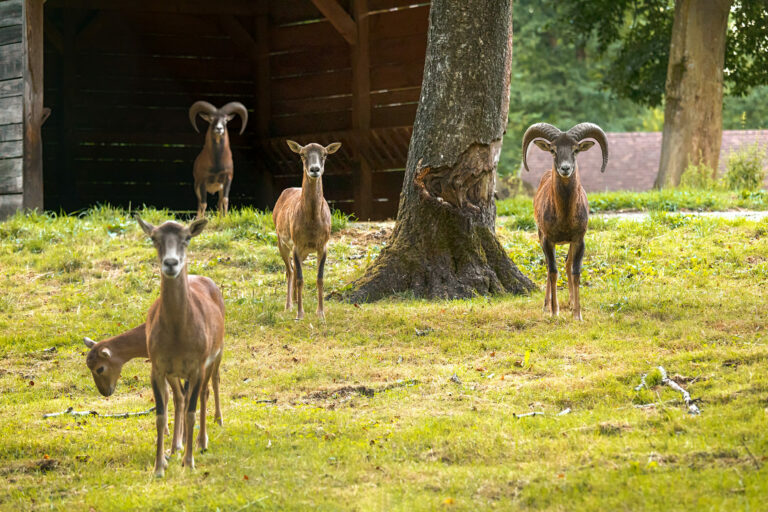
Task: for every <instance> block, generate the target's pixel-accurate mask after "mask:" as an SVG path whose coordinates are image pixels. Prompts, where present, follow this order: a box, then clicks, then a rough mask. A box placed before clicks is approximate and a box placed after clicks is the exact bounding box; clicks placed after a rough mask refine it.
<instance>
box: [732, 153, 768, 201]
mask: <svg viewBox="0 0 768 512" xmlns="http://www.w3.org/2000/svg"><path fill="white" fill-rule="evenodd" d="M766 163H768V158H766V150H765V148H764V147H762V146H761V145H760V144H759V143H757V142H755V143H754V144H750V145H749V146H746V147H744V148H742V149H741V150H739V151H734V152H732V153H731V154H730V155H728V161H727V162H726V164H725V175H723V185H724V186H725V188H727V189H729V190H758V189H760V188H762V186H763V181H764V180H765V165H766Z"/></svg>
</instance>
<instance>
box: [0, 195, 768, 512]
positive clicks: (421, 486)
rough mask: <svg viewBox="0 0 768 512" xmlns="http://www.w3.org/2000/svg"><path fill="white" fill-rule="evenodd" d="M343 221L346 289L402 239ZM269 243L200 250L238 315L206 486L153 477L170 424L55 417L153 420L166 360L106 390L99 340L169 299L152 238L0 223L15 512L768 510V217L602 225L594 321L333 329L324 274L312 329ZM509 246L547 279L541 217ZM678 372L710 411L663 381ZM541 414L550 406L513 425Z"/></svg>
mask: <svg viewBox="0 0 768 512" xmlns="http://www.w3.org/2000/svg"><path fill="white" fill-rule="evenodd" d="M593 204H595V202H593ZM520 208H522V202H520ZM501 209H503V208H500V210H501ZM518 213H520V212H518ZM522 213H524V212H522ZM143 215H144V216H145V218H146V219H147V220H149V221H151V222H155V223H159V222H161V221H162V220H164V219H167V218H170V217H171V215H170V214H168V213H167V212H158V211H151V210H150V211H144V212H143ZM344 224H345V223H344V220H343V219H342V218H339V219H338V222H337V230H336V232H335V234H334V236H333V240H332V244H331V249H330V254H329V260H328V261H329V264H328V266H327V267H326V289H327V290H330V291H332V290H338V289H341V288H342V287H343V286H344V285H345V284H346V283H348V282H349V281H350V280H351V279H353V278H354V277H356V276H358V275H359V274H360V273H361V272H362V270H363V269H364V268H365V266H366V264H367V263H368V262H369V261H370V260H371V259H372V258H374V257H375V256H376V254H377V253H378V252H379V251H380V249H381V247H382V244H383V243H385V240H386V236H387V234H388V230H389V229H390V226H391V225H387V224H354V223H350V224H349V225H346V226H345V225H344ZM272 229H273V228H272V222H271V219H270V217H269V216H267V215H264V214H261V213H259V212H256V211H253V210H239V211H234V212H232V214H231V215H230V216H229V217H227V218H226V219H220V218H216V217H214V218H212V222H211V223H210V224H209V228H207V229H206V231H205V232H204V233H203V234H202V235H201V236H200V237H198V238H196V239H194V240H193V242H192V244H191V246H190V259H191V268H190V271H191V272H192V273H196V274H204V275H207V276H209V277H211V278H213V279H214V280H215V281H216V282H217V283H218V284H219V285H220V287H221V288H222V290H223V293H224V297H225V299H226V304H227V315H228V316H227V336H226V339H225V355H224V360H223V364H222V397H223V412H224V421H225V423H224V427H219V426H217V425H215V424H212V425H211V426H210V427H209V436H210V450H209V451H208V452H207V453H204V454H197V455H196V464H197V469H196V470H195V471H192V472H190V471H185V470H184V469H183V468H182V467H181V463H180V460H179V459H178V458H174V459H172V460H171V462H170V465H169V468H168V470H167V472H166V477H165V479H163V480H155V479H154V478H153V477H152V463H153V447H154V439H155V434H154V418H153V417H152V416H140V417H132V418H125V419H116V418H101V417H85V418H82V417H81V418H76V417H72V416H59V417H55V418H49V419H43V417H42V415H43V414H44V413H50V412H57V411H63V410H65V409H67V408H68V407H73V408H74V409H75V410H96V411H98V412H99V413H101V414H106V413H118V412H127V411H143V410H146V409H148V408H149V407H151V406H152V394H151V392H150V391H149V388H148V375H149V364H148V363H146V362H145V361H143V360H136V361H133V362H130V363H128V364H127V365H126V366H125V367H124V369H123V377H122V380H121V381H120V383H119V385H118V389H117V391H116V392H115V394H114V395H113V396H112V397H110V398H103V397H101V396H100V395H99V394H98V392H97V391H96V388H95V386H94V384H93V381H92V378H91V375H90V372H89V371H88V370H87V368H86V366H85V352H86V349H85V347H84V346H83V344H82V342H81V338H82V336H84V335H87V336H90V337H92V338H94V339H101V338H104V337H107V336H111V335H114V334H117V333H119V332H121V331H122V330H125V329H127V328H129V327H133V326H135V325H138V324H139V323H141V322H143V320H144V316H145V313H146V311H147V308H148V307H149V305H150V304H151V302H152V301H153V300H154V299H155V298H156V297H157V295H158V291H159V276H158V268H157V263H156V261H155V251H154V249H153V248H152V245H151V243H150V242H149V241H148V240H147V239H146V237H144V235H143V234H142V233H141V232H140V230H139V228H138V226H137V225H136V223H135V221H133V220H132V219H131V218H129V217H128V216H127V214H126V212H123V211H119V210H118V211H115V210H112V209H109V208H101V209H96V210H92V211H90V212H87V213H86V214H84V215H82V216H80V217H67V216H58V217H57V216H53V215H29V216H16V217H13V218H11V219H10V220H8V221H6V222H4V223H1V224H0V279H2V290H3V293H2V295H0V354H1V355H2V358H1V359H0V417H2V418H3V422H2V423H0V482H1V483H2V485H0V509H2V510H33V509H56V510H68V511H69V510H99V511H104V510H122V509H136V510H217V509H219V510H261V509H281V510H308V509H316V510H382V511H390V510H402V511H411V510H478V509H491V508H496V509H499V510H509V509H511V508H516V509H537V510H538V509H540V510H563V511H565V510H616V509H620V510H692V509H700V510H765V507H766V501H765V500H766V496H768V469H766V466H767V465H768V457H766V454H768V429H766V422H767V421H768V346H767V345H766V333H765V330H766V317H767V316H768V315H766V302H765V289H766V284H768V222H751V221H744V220H730V221H726V220H721V219H697V218H692V217H690V216H678V215H669V214H666V213H663V212H655V213H653V214H651V216H650V217H649V219H648V220H646V221H644V222H630V221H620V220H617V219H600V218H595V219H593V221H592V225H591V229H590V231H589V232H588V234H587V251H586V257H585V269H584V274H583V277H582V283H583V288H582V307H583V314H584V318H585V322H583V323H575V322H573V321H572V320H571V319H570V311H568V310H564V311H562V314H561V317H560V318H556V319H552V318H550V317H548V316H546V315H545V314H543V313H542V311H541V307H542V303H543V293H541V292H536V293H534V294H532V295H531V296H527V297H512V296H507V297H492V298H488V297H476V298H474V299H472V300H461V301H440V302H427V301H421V300H414V299H413V298H409V297H399V298H397V299H393V300H389V301H385V302H381V303H377V304H370V305H369V304H362V305H356V304H344V303H339V302H336V301H328V302H326V315H327V322H325V323H321V322H319V321H318V320H317V318H316V317H315V315H314V313H313V312H314V307H315V304H316V302H315V298H314V291H315V288H314V272H315V262H314V260H312V261H310V262H309V263H308V265H307V266H306V267H305V268H306V269H307V270H305V272H306V275H307V276H308V277H307V282H308V291H307V292H306V296H307V297H308V299H307V310H308V315H307V318H305V320H304V321H302V322H295V321H294V320H293V315H292V314H290V313H287V312H283V311H282V304H283V302H284V293H285V284H284V275H283V268H282V261H281V260H280V257H279V255H278V252H277V249H276V247H275V236H274V234H273V231H272ZM498 235H499V237H500V238H501V240H502V242H503V243H504V246H505V247H506V248H507V249H508V251H509V254H510V256H511V257H512V258H513V260H514V261H515V262H516V263H517V264H518V265H519V266H520V267H521V268H522V269H523V271H524V272H525V273H526V274H527V275H529V276H530V277H531V278H532V279H533V280H534V281H536V283H537V284H539V285H540V286H541V285H543V283H544V267H543V263H542V256H541V252H540V249H539V248H538V244H537V240H536V239H535V232H534V231H532V228H531V227H530V226H527V225H525V223H522V222H521V215H516V216H513V217H503V218H500V219H499V221H498ZM564 254H565V251H564V248H560V249H559V250H558V256H559V258H560V259H561V265H562V258H563V257H564ZM559 295H560V297H561V298H562V297H565V296H566V295H567V293H566V289H565V288H564V287H563V288H561V290H560V294H559ZM659 365H663V366H664V368H666V370H667V371H668V372H669V374H670V375H672V376H673V378H674V379H675V380H676V381H677V382H679V383H681V384H682V385H683V386H684V387H685V388H686V389H688V390H689V391H690V392H691V394H692V395H693V396H694V397H695V398H700V399H701V402H700V404H699V405H700V407H701V410H702V413H701V415H699V416H692V415H689V414H687V413H686V410H685V407H684V406H683V405H682V401H681V399H680V395H679V394H677V393H675V392H674V391H672V390H670V388H669V387H666V386H660V385H658V377H657V376H656V375H654V373H653V370H654V368H655V367H657V366H659ZM646 373H651V375H649V377H648V379H647V383H648V387H647V388H643V389H641V390H640V391H635V387H636V386H637V385H638V384H639V383H640V381H641V377H642V375H644V374H646ZM272 400H275V402H274V403H272V402H270V401H272ZM643 404H651V405H648V406H646V407H638V406H641V405H643ZM653 404H655V405H653ZM211 410H212V406H211ZM562 411H570V412H568V413H567V414H562V415H561V414H560V413H561V412H562ZM530 412H541V413H543V414H542V415H534V416H521V417H517V416H516V415H518V416H519V415H523V414H526V413H530Z"/></svg>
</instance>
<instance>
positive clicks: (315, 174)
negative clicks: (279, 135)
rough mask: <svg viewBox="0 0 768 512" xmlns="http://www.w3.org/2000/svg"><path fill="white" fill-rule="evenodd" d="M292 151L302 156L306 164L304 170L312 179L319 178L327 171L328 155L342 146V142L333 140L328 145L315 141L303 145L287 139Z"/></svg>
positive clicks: (302, 160)
mask: <svg viewBox="0 0 768 512" xmlns="http://www.w3.org/2000/svg"><path fill="white" fill-rule="evenodd" d="M286 143H287V144H288V147H289V148H291V151H293V152H294V153H296V154H298V155H300V156H301V162H302V165H303V166H304V172H305V173H306V175H307V176H309V178H310V179H317V178H319V177H320V176H322V175H323V172H324V171H325V159H326V157H327V156H328V155H330V154H333V153H335V152H336V151H338V150H339V148H340V147H341V142H332V143H331V144H328V145H327V146H323V145H321V144H316V143H314V142H312V143H310V144H307V145H306V146H302V145H301V144H299V143H298V142H294V141H292V140H288V141H286Z"/></svg>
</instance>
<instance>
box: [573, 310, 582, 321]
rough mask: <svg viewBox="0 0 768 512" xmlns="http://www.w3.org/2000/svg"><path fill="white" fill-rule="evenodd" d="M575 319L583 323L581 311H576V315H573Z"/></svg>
mask: <svg viewBox="0 0 768 512" xmlns="http://www.w3.org/2000/svg"><path fill="white" fill-rule="evenodd" d="M573 319H574V320H577V321H579V322H581V321H583V320H584V319H583V318H581V311H579V312H576V311H574V313H573Z"/></svg>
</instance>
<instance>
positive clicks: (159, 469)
mask: <svg viewBox="0 0 768 512" xmlns="http://www.w3.org/2000/svg"><path fill="white" fill-rule="evenodd" d="M167 467H168V463H167V462H166V460H165V457H163V460H162V462H160V463H158V462H155V478H163V477H164V476H165V468H167Z"/></svg>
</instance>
